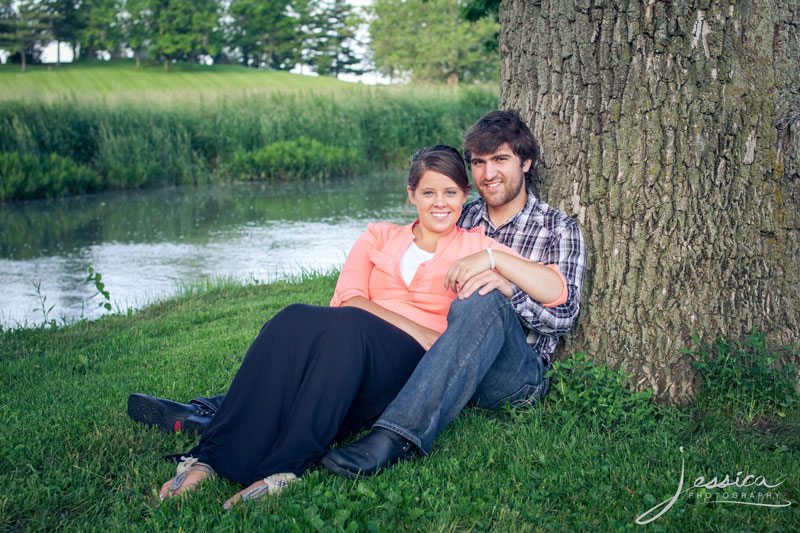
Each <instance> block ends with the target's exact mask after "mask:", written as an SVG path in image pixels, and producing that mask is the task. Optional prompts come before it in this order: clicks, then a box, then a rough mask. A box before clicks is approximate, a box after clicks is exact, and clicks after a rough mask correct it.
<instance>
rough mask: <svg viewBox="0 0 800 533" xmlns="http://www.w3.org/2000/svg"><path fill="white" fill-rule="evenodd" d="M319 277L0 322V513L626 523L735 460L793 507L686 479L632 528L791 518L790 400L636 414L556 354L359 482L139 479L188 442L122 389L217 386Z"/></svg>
mask: <svg viewBox="0 0 800 533" xmlns="http://www.w3.org/2000/svg"><path fill="white" fill-rule="evenodd" d="M334 284H335V278H334V276H333V275H313V276H307V277H306V278H305V279H304V280H301V281H300V282H298V283H283V282H282V283H276V284H271V285H256V284H251V285H245V286H242V285H237V284H234V283H218V284H213V285H207V286H196V287H194V288H190V289H188V290H186V291H185V293H184V294H183V295H181V296H179V297H177V298H174V299H171V300H169V301H165V302H163V303H159V304H156V305H153V306H151V307H149V308H147V309H145V310H143V311H141V312H138V313H135V314H131V315H124V316H122V315H110V316H107V317H104V318H103V319H101V320H98V321H94V322H80V323H76V324H73V325H70V326H66V327H64V326H61V327H56V328H36V329H20V330H13V331H6V332H4V333H2V334H0V486H2V487H3V491H2V494H1V495H0V529H3V530H12V531H16V530H19V531H22V530H36V531H38V530H48V531H50V530H64V529H68V530H78V531H99V530H109V529H114V530H117V529H123V530H146V531H163V530H168V529H169V530H183V531H210V530H223V531H228V530H250V531H257V530H260V531H269V530H288V531H466V530H474V531H487V530H496V531H584V530H585V531H639V530H640V529H642V527H641V526H637V525H636V524H635V523H634V520H635V519H636V517H637V516H639V515H640V514H642V513H644V512H645V511H646V510H647V509H649V508H651V507H653V506H654V505H656V504H657V503H658V502H661V501H662V500H665V499H667V498H669V497H671V496H672V494H673V493H674V492H675V489H676V486H677V482H678V478H679V475H680V471H681V461H684V462H685V470H686V475H685V478H686V482H687V483H692V482H693V481H694V480H695V479H696V478H697V477H698V476H706V477H707V478H710V477H711V476H718V477H719V478H720V479H721V478H722V477H723V476H724V475H726V474H727V475H730V476H732V478H733V477H735V476H736V475H737V472H740V471H741V472H745V473H746V474H753V475H762V476H764V477H765V478H766V480H767V481H769V482H770V483H771V484H775V483H777V482H778V481H780V480H783V484H782V485H781V486H780V487H779V489H777V490H779V491H780V498H781V499H786V500H789V501H791V502H793V506H792V507H790V508H783V509H769V508H764V507H753V506H745V505H731V504H728V505H724V504H708V503H705V500H704V499H703V497H702V496H701V497H698V496H688V495H687V496H685V497H682V498H681V499H679V500H678V502H677V503H676V504H675V506H674V507H673V508H672V509H671V510H670V511H669V512H667V513H666V514H665V515H664V516H662V517H661V518H659V519H658V520H657V521H656V522H653V523H652V524H650V525H648V526H646V530H648V531H665V530H666V531H792V530H798V529H800V514H799V513H797V511H796V505H798V503H800V415H799V413H798V411H797V407H796V404H795V405H793V406H789V407H787V408H786V410H785V412H783V415H784V416H783V417H778V416H770V413H768V412H765V413H764V415H763V416H762V417H760V418H757V419H753V420H750V422H749V423H748V422H746V421H744V420H743V419H742V418H741V417H738V416H735V415H734V414H731V413H728V412H727V411H726V410H724V409H712V408H710V407H709V406H710V405H715V404H713V403H710V402H709V401H706V402H705V403H704V404H703V408H702V409H701V408H695V407H691V406H690V407H686V408H683V409H680V410H679V409H675V408H669V409H656V410H653V409H652V407H651V406H649V405H648V404H647V399H646V398H636V399H631V398H630V396H629V395H623V398H624V399H625V401H622V402H615V401H613V400H614V399H613V398H608V400H610V401H608V402H605V403H607V404H608V405H616V406H617V408H618V409H622V411H623V412H624V414H623V415H621V414H620V412H619V411H617V412H612V411H611V410H609V409H606V408H603V407H600V406H599V404H600V403H603V402H602V398H603V397H604V396H608V395H613V394H617V393H618V392H614V391H618V384H619V382H621V381H623V380H624V379H623V377H620V376H621V375H619V374H615V373H613V372H610V371H608V370H607V369H598V368H597V367H593V366H591V365H588V366H587V364H586V361H585V360H583V359H581V358H580V357H577V358H570V359H568V360H567V361H569V362H568V363H567V364H565V365H561V367H560V368H559V370H558V373H557V379H558V381H557V383H556V385H555V386H554V387H553V390H552V391H551V393H550V394H549V395H548V397H547V398H546V399H545V401H544V402H542V403H541V404H539V405H537V406H535V407H534V408H531V409H527V410H514V409H505V410H501V411H498V412H488V411H483V410H479V409H473V408H468V409H466V410H465V411H464V412H463V413H462V414H461V415H460V416H459V417H458V418H457V419H456V420H455V422H454V423H453V424H451V425H450V426H449V427H448V428H447V429H446V430H445V431H444V432H443V433H442V434H441V435H440V436H439V438H438V439H437V440H436V442H435V444H434V447H433V451H432V453H431V454H430V455H429V456H428V457H426V458H424V459H420V460H414V461H410V462H406V463H403V464H400V465H398V466H397V467H395V468H393V469H391V470H389V471H387V472H385V473H383V474H381V475H379V476H376V477H374V478H370V479H365V480H359V481H347V480H344V479H341V478H338V477H336V476H333V475H331V474H329V473H327V472H326V471H315V472H312V473H309V474H307V475H306V476H304V477H303V481H302V482H301V483H298V484H296V485H293V486H292V487H291V488H290V489H289V490H287V491H286V492H285V493H283V494H281V495H280V496H278V497H275V498H267V499H265V500H262V501H260V502H257V503H255V504H251V505H248V506H246V507H243V508H238V509H235V510H234V511H232V512H227V513H226V512H223V511H222V510H221V504H222V502H223V501H225V499H227V498H228V497H229V496H230V495H232V494H233V493H235V492H236V491H237V490H239V488H240V487H239V486H237V485H235V484H232V483H229V482H227V481H211V482H207V483H205V484H204V485H203V486H202V487H201V488H200V489H199V490H198V491H197V492H196V493H194V494H191V495H190V496H188V497H186V498H183V499H175V500H168V501H167V502H165V503H162V504H160V505H158V504H156V503H155V502H154V501H153V499H152V497H153V489H154V488H155V487H158V486H160V485H161V483H163V482H164V481H165V480H167V479H168V478H170V477H171V476H172V475H173V473H174V465H170V464H167V463H165V462H163V461H162V459H161V458H162V456H163V455H165V454H171V453H177V452H180V451H184V450H187V449H188V448H190V447H191V446H192V445H193V444H194V442H195V439H193V438H190V437H188V436H183V435H166V434H163V433H160V432H158V431H157V430H153V429H148V428H145V427H143V426H140V425H137V424H135V423H133V422H132V421H130V420H129V419H128V418H127V416H126V414H125V406H126V399H127V396H128V394H129V393H131V392H149V393H153V394H157V395H159V396H165V397H169V398H175V399H186V398H189V397H191V396H193V395H196V394H214V393H217V392H220V391H224V390H225V388H226V387H227V385H228V384H229V382H230V380H231V379H232V377H233V375H234V373H235V372H236V369H237V368H238V365H239V363H240V361H241V358H242V356H243V354H244V352H245V350H246V349H247V347H248V345H249V343H250V342H251V340H252V339H253V338H254V337H255V335H256V334H257V332H258V330H259V328H260V326H261V325H262V323H263V322H264V321H265V320H266V319H268V318H269V317H270V316H272V315H273V314H274V313H275V312H277V311H278V310H279V309H281V308H283V307H284V306H285V305H287V304H289V303H292V302H296V301H300V302H306V303H311V304H320V305H324V304H326V303H327V302H328V299H329V298H330V295H331V293H332V291H333V287H334ZM741 379H747V378H740V381H741ZM711 392H714V391H711ZM714 393H715V394H724V395H732V394H734V395H735V394H736V391H735V390H728V391H727V392H725V393H722V392H719V391H716V392H714ZM598 398H600V400H598ZM706 398H707V397H706ZM720 399H722V398H720ZM680 447H683V449H684V452H683V453H681V452H680V450H679V448H680Z"/></svg>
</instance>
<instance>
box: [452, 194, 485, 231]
mask: <svg viewBox="0 0 800 533" xmlns="http://www.w3.org/2000/svg"><path fill="white" fill-rule="evenodd" d="M483 205H484V201H483V198H476V199H475V200H472V201H471V202H467V203H466V204H464V207H462V208H461V216H460V217H459V219H458V226H459V227H461V228H466V229H471V228H474V227H475V226H476V225H477V224H478V222H479V221H480V218H478V215H479V213H480V211H481V209H482V208H483Z"/></svg>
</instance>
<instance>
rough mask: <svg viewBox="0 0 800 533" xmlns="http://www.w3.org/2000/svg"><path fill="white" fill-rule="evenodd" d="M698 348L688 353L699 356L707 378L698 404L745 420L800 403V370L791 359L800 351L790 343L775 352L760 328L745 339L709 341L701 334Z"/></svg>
mask: <svg viewBox="0 0 800 533" xmlns="http://www.w3.org/2000/svg"><path fill="white" fill-rule="evenodd" d="M694 343H695V345H696V347H695V348H694V349H693V350H692V349H684V350H683V352H684V353H686V354H688V355H690V356H691V357H692V359H693V361H692V366H693V367H694V368H695V369H697V371H698V373H699V375H700V377H701V379H702V383H701V386H700V390H699V391H698V395H697V400H696V403H697V405H698V406H701V407H704V408H710V409H714V410H716V411H719V412H722V413H725V414H731V415H734V416H735V417H738V418H740V419H742V420H743V421H744V422H745V423H747V424H750V423H753V422H754V421H755V420H757V419H763V418H770V417H771V416H772V415H773V414H776V415H778V416H779V417H785V416H786V413H787V412H788V411H789V410H791V409H793V408H795V407H796V406H797V403H798V391H797V386H798V381H797V371H796V368H795V366H794V365H793V364H791V363H789V361H791V360H793V359H795V360H796V358H797V356H798V355H800V350H798V349H797V348H796V347H795V348H790V347H784V348H783V349H782V350H780V351H773V350H771V349H770V347H769V346H768V345H767V340H766V336H765V335H764V334H763V333H760V332H759V331H756V330H754V331H753V332H752V333H751V334H750V335H748V336H747V337H746V338H745V340H744V342H741V341H740V342H736V343H730V342H727V341H725V340H724V339H717V340H716V341H715V342H714V344H711V345H703V344H701V343H700V342H699V337H698V336H697V335H695V337H694Z"/></svg>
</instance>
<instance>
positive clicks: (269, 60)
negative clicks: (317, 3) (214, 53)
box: [228, 0, 308, 70]
mask: <svg viewBox="0 0 800 533" xmlns="http://www.w3.org/2000/svg"><path fill="white" fill-rule="evenodd" d="M307 3H308V2H307V0H305V1H303V2H297V1H294V2H293V1H292V0H232V2H231V4H230V8H229V13H230V17H231V22H230V36H229V38H228V43H229V45H230V46H231V47H232V48H234V49H237V50H238V51H239V54H240V55H241V61H242V64H243V65H246V66H253V67H261V66H264V67H268V68H276V69H287V70H288V69H291V68H292V67H293V66H294V65H295V63H296V62H297V60H298V59H299V57H300V52H301V50H302V43H303V38H302V35H301V30H300V28H299V20H300V14H299V13H302V12H303V11H304V9H305V4H307Z"/></svg>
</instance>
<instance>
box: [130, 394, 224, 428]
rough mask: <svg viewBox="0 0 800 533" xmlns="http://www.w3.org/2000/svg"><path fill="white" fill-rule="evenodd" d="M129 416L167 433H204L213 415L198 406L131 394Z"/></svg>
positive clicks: (146, 395)
mask: <svg viewBox="0 0 800 533" xmlns="http://www.w3.org/2000/svg"><path fill="white" fill-rule="evenodd" d="M128 416H129V417H131V418H132V419H133V420H135V421H136V422H139V423H142V424H145V425H147V426H155V427H157V428H160V429H163V430H164V431H166V432H167V433H177V432H178V431H186V432H188V433H194V432H197V433H202V432H203V430H204V429H205V428H206V426H208V423H209V422H211V417H212V416H213V413H212V412H210V411H209V410H207V409H203V407H202V406H198V405H186V404H185V403H178V402H171V401H169V400H165V399H163V398H156V397H155V396H150V395H149V394H131V395H130V396H128Z"/></svg>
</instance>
